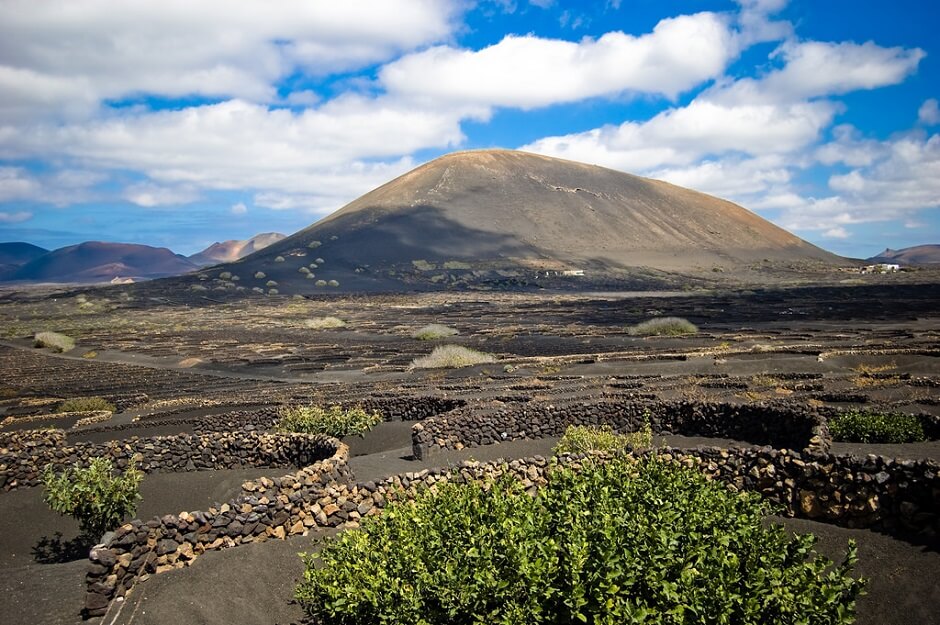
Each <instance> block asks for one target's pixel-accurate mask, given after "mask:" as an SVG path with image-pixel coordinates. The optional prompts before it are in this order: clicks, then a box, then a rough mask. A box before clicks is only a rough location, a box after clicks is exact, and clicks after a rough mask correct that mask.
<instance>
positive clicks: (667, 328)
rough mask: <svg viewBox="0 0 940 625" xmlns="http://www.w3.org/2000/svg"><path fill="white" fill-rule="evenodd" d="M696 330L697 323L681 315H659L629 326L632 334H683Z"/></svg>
mask: <svg viewBox="0 0 940 625" xmlns="http://www.w3.org/2000/svg"><path fill="white" fill-rule="evenodd" d="M696 332H698V328H697V327H695V324H693V323H691V322H690V321H687V320H685V319H682V318H680V317H657V318H655V319H649V320H647V321H644V322H642V323H638V324H636V325H635V326H630V327H628V328H627V334H629V335H630V336H682V335H684V334H695V333H696Z"/></svg>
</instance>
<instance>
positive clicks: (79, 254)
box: [10, 241, 196, 283]
mask: <svg viewBox="0 0 940 625" xmlns="http://www.w3.org/2000/svg"><path fill="white" fill-rule="evenodd" d="M194 269H196V266H195V265H193V264H192V263H190V262H189V261H188V260H186V259H185V258H184V257H182V256H179V255H178V254H174V253H173V252H171V251H170V250H168V249H167V248H165V247H150V246H148V245H136V244H132V243H104V242H101V241H88V242H86V243H80V244H78V245H70V246H68V247H63V248H60V249H57V250H54V251H52V252H49V253H48V254H45V255H43V256H40V257H39V258H36V259H35V260H33V261H31V262H29V263H26V264H25V265H23V266H22V267H20V268H19V269H17V270H16V271H15V272H14V273H13V274H12V276H10V279H12V280H30V281H42V282H83V283H91V282H107V281H109V280H111V279H113V278H116V277H122V278H127V277H132V278H157V277H163V276H172V275H179V274H183V273H187V272H190V271H193V270H194Z"/></svg>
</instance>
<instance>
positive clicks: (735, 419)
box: [412, 397, 829, 459]
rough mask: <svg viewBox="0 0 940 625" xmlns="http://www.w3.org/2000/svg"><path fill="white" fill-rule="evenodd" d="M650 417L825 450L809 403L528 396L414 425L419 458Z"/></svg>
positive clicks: (667, 427) (693, 430) (659, 427)
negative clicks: (541, 399) (540, 399)
mask: <svg viewBox="0 0 940 625" xmlns="http://www.w3.org/2000/svg"><path fill="white" fill-rule="evenodd" d="M647 420H648V421H649V423H650V425H651V427H652V430H653V432H654V433H656V434H663V433H666V434H680V435H684V436H708V437H720V438H732V439H735V440H740V441H746V442H748V443H751V444H756V445H771V446H773V447H777V448H778V449H806V448H812V449H813V450H815V451H825V450H826V449H827V448H828V444H829V437H828V431H827V429H826V426H825V420H824V419H823V418H822V417H820V415H819V414H818V413H817V412H816V410H815V409H814V408H812V407H806V406H782V405H773V404H747V405H739V404H716V403H698V402H688V401H674V402H668V401H659V400H641V401H637V400H636V399H634V398H631V399H624V398H615V397H610V398H606V399H605V401H603V402H598V403H591V404H585V403H583V402H576V403H570V404H560V403H558V404H546V403H536V402H529V403H526V404H513V405H508V406H492V407H490V408H489V409H484V408H480V407H477V406H464V407H462V408H458V409H456V410H453V411H451V412H449V413H447V414H443V415H438V416H436V417H431V418H428V419H426V420H425V421H423V422H421V423H418V424H416V425H415V426H414V428H413V432H412V445H413V450H414V454H415V457H417V458H419V459H423V458H427V457H429V456H430V455H433V453H434V452H435V451H438V450H440V449H462V448H464V447H477V446H480V445H489V444H492V443H497V442H501V441H506V440H515V439H521V438H543V437H546V436H561V435H562V434H564V432H565V430H566V429H567V428H568V426H570V425H601V424H608V425H610V426H611V427H612V428H614V429H615V430H617V431H622V432H632V431H636V430H638V429H640V428H641V427H643V424H644V423H645V422H646V421H647Z"/></svg>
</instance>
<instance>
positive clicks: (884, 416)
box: [829, 410, 927, 443]
mask: <svg viewBox="0 0 940 625" xmlns="http://www.w3.org/2000/svg"><path fill="white" fill-rule="evenodd" d="M829 433H830V434H831V435H832V438H833V440H836V441H845V442H850V443H916V442H919V441H923V440H925V439H926V438H927V437H926V435H925V434H924V428H923V426H922V425H921V422H920V419H918V418H917V417H915V416H914V415H908V414H902V413H890V412H889V413H875V412H862V411H860V410H849V411H846V412H842V413H840V414H838V415H836V416H834V417H832V418H831V419H829Z"/></svg>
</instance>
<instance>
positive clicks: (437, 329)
mask: <svg viewBox="0 0 940 625" xmlns="http://www.w3.org/2000/svg"><path fill="white" fill-rule="evenodd" d="M458 334H460V332H458V331H457V330H455V329H454V328H450V327H447V326H445V325H441V324H440V323H429V324H428V325H426V326H424V327H423V328H418V329H417V330H415V331H414V333H412V335H411V338H413V339H418V340H419V341H435V340H437V339H443V338H447V337H448V336H456V335H458Z"/></svg>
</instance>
